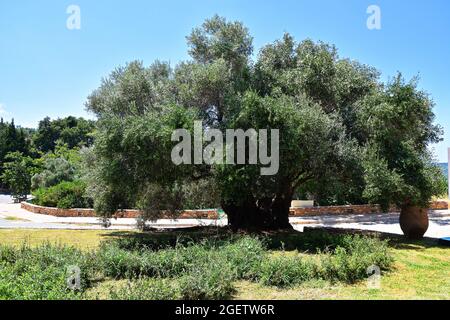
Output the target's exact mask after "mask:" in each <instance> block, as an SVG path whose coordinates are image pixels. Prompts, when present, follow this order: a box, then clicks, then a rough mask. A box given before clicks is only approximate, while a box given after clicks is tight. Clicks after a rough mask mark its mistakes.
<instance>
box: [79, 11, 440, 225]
mask: <svg viewBox="0 0 450 320" xmlns="http://www.w3.org/2000/svg"><path fill="white" fill-rule="evenodd" d="M187 41H188V46H189V53H190V55H191V58H192V59H191V60H188V61H184V62H181V63H180V64H178V65H177V66H175V67H174V68H173V69H171V68H170V67H169V65H168V64H167V63H161V62H158V61H157V62H155V63H154V64H153V65H151V66H149V67H145V66H144V65H143V64H142V63H141V62H137V61H135V62H131V63H129V64H127V65H126V66H124V67H120V68H118V69H116V70H115V71H114V72H112V73H111V74H110V75H109V77H107V78H106V79H104V80H103V81H102V84H101V86H100V87H99V88H98V89H97V90H95V91H94V92H93V93H92V94H91V95H90V97H89V99H88V102H87V109H88V110H89V111H92V112H94V113H95V114H96V116H97V117H98V118H99V122H98V126H97V133H96V144H95V146H94V148H93V150H92V151H91V152H90V156H89V157H90V158H89V161H88V163H89V165H87V166H86V168H87V170H86V172H87V173H86V177H87V181H88V184H89V190H90V193H91V194H93V195H94V196H95V199H94V202H95V208H96V210H97V212H99V213H100V214H102V215H103V216H105V217H109V216H111V214H112V213H114V212H115V211H116V210H117V209H120V208H126V207H137V208H139V209H142V210H143V211H144V212H145V214H144V219H147V218H148V219H155V218H157V217H158V216H159V214H160V210H164V209H167V210H169V211H170V212H172V213H173V214H174V215H176V213H178V212H179V209H181V208H186V207H193V206H194V205H199V206H201V207H203V206H206V205H208V206H209V205H210V204H211V205H212V204H215V203H216V202H220V204H221V206H222V208H223V209H224V211H225V212H226V213H227V215H228V216H229V218H230V219H229V221H230V224H235V225H234V226H233V227H234V229H238V228H244V229H245V228H248V229H250V228H252V227H255V228H264V229H278V228H287V227H289V223H288V218H287V217H288V214H289V206H288V203H289V202H290V200H291V199H292V198H293V196H294V195H296V196H301V197H307V198H310V199H313V200H315V201H316V202H317V203H319V204H345V203H363V202H366V201H370V202H379V203H380V204H381V205H382V206H383V207H388V206H389V205H390V204H402V205H403V204H406V203H407V204H409V205H425V203H426V202H427V201H429V200H430V198H431V196H432V195H435V194H436V188H435V186H436V185H437V184H436V183H435V179H434V178H433V175H432V174H430V173H431V172H432V171H433V169H431V167H430V161H429V156H428V155H427V146H428V145H429V144H430V143H433V142H437V141H439V139H440V136H441V133H442V132H441V130H440V128H439V127H438V126H436V125H434V124H433V120H434V114H433V111H432V108H433V103H432V101H431V100H430V98H429V97H428V96H427V95H426V94H425V93H424V92H422V91H420V90H418V89H417V87H416V85H415V83H414V82H411V83H405V82H404V81H403V80H402V79H401V77H400V76H399V77H397V78H395V79H394V81H392V82H391V83H388V84H387V85H385V84H383V83H381V82H380V81H379V73H378V71H377V70H375V69H374V68H372V67H369V66H366V65H364V64H361V63H359V62H355V61H351V60H349V59H345V58H341V57H340V56H339V54H338V51H337V49H336V48H335V47H334V46H333V45H329V44H326V43H322V42H314V41H312V40H309V39H307V40H304V41H301V42H296V41H295V40H294V38H293V37H292V36H291V35H289V34H285V35H284V36H283V38H282V39H280V40H278V41H275V42H274V43H271V44H268V45H266V46H264V47H263V48H262V49H261V50H260V52H259V55H258V56H257V58H256V59H255V61H254V62H252V59H251V55H252V51H253V45H252V37H251V35H250V34H249V31H248V29H247V28H246V27H245V26H244V25H243V24H242V23H240V22H229V21H227V20H226V19H224V18H221V17H219V16H214V17H212V18H211V19H208V20H206V21H205V22H204V23H203V24H202V25H201V26H200V27H198V28H195V29H194V30H193V31H192V33H191V34H190V35H189V36H188V37H187ZM194 119H195V120H202V121H203V125H204V129H220V130H224V129H243V130H246V129H249V128H253V129H256V130H258V129H278V130H280V131H279V132H280V168H279V170H278V173H277V174H275V175H273V176H261V175H260V170H259V169H260V168H261V165H236V166H230V165H192V166H176V165H175V164H173V163H172V161H171V160H170V158H169V157H170V154H171V149H172V147H173V146H174V145H175V143H174V142H172V141H171V132H172V131H173V129H181V128H184V129H186V130H188V132H190V133H191V132H192V126H193V121H194ZM202 180H205V181H206V182H199V181H202ZM210 182H212V183H210ZM192 183H194V185H192ZM202 183H210V185H211V192H209V193H210V194H211V195H213V197H211V198H210V199H195V198H194V197H189V196H186V195H189V190H193V191H194V192H196V188H197V186H202V185H203V184H202ZM125 184H126V186H125ZM124 190H126V191H124ZM186 190H187V191H188V193H186ZM208 191H209V190H208ZM216 196H217V197H216ZM189 199H191V201H189ZM187 200H188V201H187ZM211 200H212V201H211ZM243 215H246V217H244V218H243V217H242V216H243ZM262 217H263V218H262ZM246 223H247V224H246Z"/></svg>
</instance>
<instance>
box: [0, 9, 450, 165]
mask: <svg viewBox="0 0 450 320" xmlns="http://www.w3.org/2000/svg"><path fill="white" fill-rule="evenodd" d="M71 4H75V5H78V6H79V7H80V9H81V29H80V30H68V29H67V28H66V20H67V18H68V16H69V15H68V14H67V13H66V9H67V7H68V6H69V5H71ZM372 4H374V5H378V6H379V7H380V9H381V30H369V29H368V28H367V27H366V20H367V18H368V16H369V15H368V14H367V13H366V10H367V7H368V6H369V5H372ZM216 13H217V14H219V15H222V16H224V17H226V18H228V19H232V20H240V21H243V22H244V23H245V24H246V25H247V27H248V28H249V29H250V32H251V33H252V35H253V36H254V46H255V51H256V52H257V51H258V49H259V48H260V47H261V46H262V45H264V44H266V43H268V42H272V41H274V40H276V39H278V38H280V37H281V36H282V35H283V33H284V32H285V31H288V32H290V33H291V34H292V35H293V36H294V37H295V38H296V39H297V40H302V39H305V38H312V39H314V40H323V41H326V42H330V43H334V44H335V45H336V46H337V47H338V49H339V53H340V55H341V56H342V57H349V58H352V59H357V60H359V61H361V62H363V63H366V64H369V65H372V66H374V67H376V68H378V69H379V70H380V71H381V72H382V79H383V80H387V79H388V78H389V77H390V76H393V75H394V74H395V73H396V72H397V71H401V72H402V73H403V74H404V75H405V76H406V77H407V78H410V77H412V76H414V75H417V74H419V75H420V77H421V81H420V83H419V85H420V87H421V88H422V89H424V90H426V91H428V92H429V93H430V94H431V96H432V97H433V99H434V101H435V102H436V108H435V113H436V115H437V122H438V123H440V124H441V125H442V126H443V127H444V128H445V131H446V133H445V141H444V142H443V143H441V144H439V145H437V146H435V150H436V156H437V158H438V159H439V160H440V161H442V162H447V147H450V88H449V84H450V81H449V79H450V37H449V33H450V1H448V0H431V1H430V0H428V1H426V0H395V1H393V0H387V1H380V0H371V1H365V0H345V1H339V0H334V1H332V0H329V1H325V0H324V1H321V0H314V1H312V0H310V1H300V0H292V1H291V0H289V1H284V0H278V1H275V0H273V1H272V0H270V1H267V0H266V1H262V0H259V1H257V0H240V1H238V0H221V1H219V0H179V1H173V0H164V1H162V0H159V1H152V0H145V1H144V0H142V1H139V0H127V1H124V0H122V1H119V0H95V1H92V0H71V1H63V0H39V1H36V0H1V2H0V116H2V117H4V118H6V119H11V118H14V119H15V121H16V123H17V124H20V125H22V126H28V127H36V126H37V123H38V121H39V120H40V119H42V118H43V117H45V116H47V115H48V116H50V117H52V118H56V117H64V116H67V115H76V116H89V115H88V114H87V113H86V112H85V111H84V102H85V100H86V97H87V96H88V95H89V93H90V92H91V91H92V90H94V89H95V88H96V87H98V86H99V84H100V80H101V78H102V77H103V76H106V75H107V74H109V73H110V71H112V70H113V69H114V68H115V67H117V66H119V65H123V64H125V63H126V62H127V61H131V60H134V59H139V60H143V61H144V63H145V64H150V63H151V62H152V61H153V60H155V59H161V60H168V61H170V62H171V63H172V64H176V63H177V62H179V61H181V60H185V59H188V56H187V48H186V41H185V36H186V35H187V34H189V32H190V30H191V29H192V28H193V27H194V26H198V25H200V24H201V23H202V21H203V20H204V19H205V18H208V17H211V16H212V15H214V14H216Z"/></svg>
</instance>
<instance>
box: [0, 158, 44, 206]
mask: <svg viewBox="0 0 450 320" xmlns="http://www.w3.org/2000/svg"><path fill="white" fill-rule="evenodd" d="M39 170H40V168H39V164H38V162H36V161H34V160H33V159H32V158H31V157H29V156H25V155H24V154H23V153H21V152H11V153H8V154H7V155H6V157H5V163H3V174H2V175H1V177H0V179H1V180H2V182H3V183H4V184H6V186H7V187H8V188H9V189H10V191H11V194H12V196H13V197H14V198H15V199H16V201H21V200H23V199H26V197H27V195H28V194H30V191H31V177H32V176H33V175H34V174H35V173H37V172H38V171H39Z"/></svg>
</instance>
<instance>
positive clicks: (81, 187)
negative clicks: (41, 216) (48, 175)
mask: <svg viewBox="0 0 450 320" xmlns="http://www.w3.org/2000/svg"><path fill="white" fill-rule="evenodd" d="M85 192H86V184H85V183H84V182H82V181H79V180H78V181H71V182H69V181H65V182H61V183H60V184H57V185H56V186H53V187H50V188H47V189H45V188H40V189H38V190H36V191H35V192H34V193H33V195H34V199H33V202H34V203H35V204H37V205H41V206H46V207H58V208H61V209H69V208H90V207H92V201H91V200H90V199H89V198H88V197H87V196H86V194H85Z"/></svg>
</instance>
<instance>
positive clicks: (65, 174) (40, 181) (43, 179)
mask: <svg viewBox="0 0 450 320" xmlns="http://www.w3.org/2000/svg"><path fill="white" fill-rule="evenodd" d="M74 175H75V169H74V167H73V166H72V165H71V164H70V163H69V162H68V161H67V160H66V159H64V158H47V159H45V160H44V170H43V171H42V172H41V173H38V174H36V175H34V176H33V177H32V178H31V189H32V190H35V189H38V188H49V187H53V186H55V185H57V184H59V183H61V182H63V181H72V180H73V179H74Z"/></svg>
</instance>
